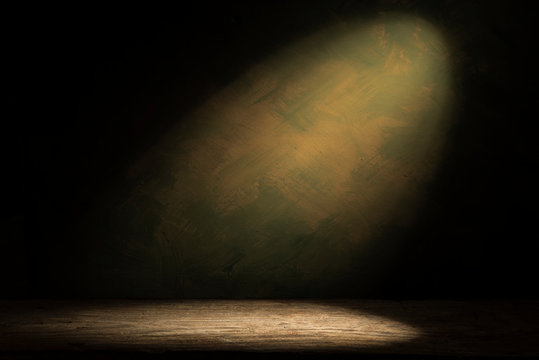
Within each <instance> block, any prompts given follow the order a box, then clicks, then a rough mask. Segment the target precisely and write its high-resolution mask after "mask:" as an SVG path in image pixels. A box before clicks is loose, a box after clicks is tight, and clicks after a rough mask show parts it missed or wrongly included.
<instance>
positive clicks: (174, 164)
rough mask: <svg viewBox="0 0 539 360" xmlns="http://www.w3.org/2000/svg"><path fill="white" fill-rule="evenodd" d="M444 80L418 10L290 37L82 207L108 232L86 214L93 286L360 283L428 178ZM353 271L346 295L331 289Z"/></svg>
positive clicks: (380, 265)
mask: <svg viewBox="0 0 539 360" xmlns="http://www.w3.org/2000/svg"><path fill="white" fill-rule="evenodd" d="M450 79H451V64H450V62H449V53H448V49H447V45H446V44H445V42H444V39H443V36H442V35H441V34H440V33H439V31H437V29H436V28H435V27H434V26H432V25H431V24H429V23H428V22H427V21H425V20H423V19H421V18H420V17H416V16H405V15H398V14H392V15H391V14H390V15H387V14H386V15H381V16H378V17H376V18H375V19H371V20H368V21H366V20H363V19H358V20H356V21H344V20H342V21H340V22H338V23H337V24H334V25H332V26H328V27H327V28H326V29H323V30H318V31H316V32H315V33H314V34H310V35H307V36H304V38H302V39H299V40H297V41H295V42H293V43H291V44H288V45H287V46H285V47H284V48H283V49H280V50H279V51H278V52H277V53H275V54H272V55H271V56H269V57H267V58H266V59H264V60H263V61H261V62H259V63H257V64H255V65H253V66H252V67H251V68H249V69H247V70H246V71H245V72H244V73H243V74H241V76H239V77H238V78H236V79H235V80H233V81H232V82H231V83H230V84H228V85H227V86H226V87H224V88H223V89H222V90H221V91H219V92H217V93H216V94H215V95H213V96H212V97H211V98H209V99H208V100H207V101H205V102H204V103H203V104H201V105H200V106H199V107H197V108H196V109H194V110H192V111H191V112H190V113H189V114H188V115H186V119H183V121H181V123H180V124H179V125H177V126H174V127H172V128H171V129H170V130H169V131H168V133H167V134H166V135H165V136H164V138H163V139H162V140H161V141H160V142H159V143H158V144H156V145H155V146H153V147H152V148H151V149H150V150H149V151H148V152H147V153H146V154H144V155H143V156H142V157H141V158H140V159H139V160H138V161H137V162H136V163H135V164H134V165H132V166H131V167H130V168H129V169H128V171H127V174H126V176H125V178H124V179H123V180H122V181H121V182H120V185H119V186H118V189H119V190H118V192H117V193H111V194H110V195H109V196H108V198H106V200H104V202H105V203H104V205H103V209H102V210H100V212H101V213H102V216H101V217H96V219H99V221H103V222H104V223H105V224H106V226H102V224H96V223H95V222H89V223H88V224H86V226H87V229H85V232H86V233H87V234H89V238H88V240H87V241H88V242H89V243H92V242H93V241H97V245H96V246H95V247H89V248H88V249H85V253H86V254H87V258H88V260H87V261H88V264H89V266H90V267H91V268H92V272H91V273H92V274H98V276H96V277H95V278H94V279H93V280H94V281H95V282H94V284H93V286H95V287H96V289H99V288H101V287H102V286H103V284H108V286H111V287H112V289H111V290H112V291H113V293H115V292H118V293H120V294H121V293H134V294H135V295H144V294H147V293H149V294H159V295H167V296H168V295H170V296H185V297H222V296H227V294H233V295H234V296H240V297H272V296H273V297H274V296H302V295H303V296H321V295H322V294H326V295H331V294H334V295H336V296H337V295H343V294H347V293H350V290H353V291H358V290H360V291H361V289H362V288H364V289H368V288H369V286H371V283H372V282H375V281H377V279H378V277H379V276H380V272H382V271H383V269H384V266H386V265H387V262H389V261H391V256H393V254H392V251H391V250H392V249H391V247H392V246H393V247H394V246H396V245H395V244H394V243H393V244H383V242H384V241H386V242H387V241H390V242H395V241H399V238H398V236H397V237H395V234H398V233H399V232H401V231H405V230H403V229H406V228H407V227H410V226H413V224H414V221H415V216H416V211H417V209H418V208H419V207H420V206H421V204H422V203H423V201H424V197H425V191H426V187H427V186H428V184H429V182H430V181H431V180H432V177H433V176H434V174H435V172H436V167H437V161H438V159H439V157H440V156H441V152H443V148H444V143H445V135H446V132H447V128H448V125H449V123H450V120H451V118H450V116H448V114H450V107H449V106H450V102H451V98H452V88H451V82H450ZM92 219H94V218H92ZM93 229H98V231H93ZM387 237H389V238H390V240H387V239H386V240H384V239H385V238H387ZM404 246H405V245H404ZM378 251H383V252H384V253H382V254H377V253H376V252H378ZM351 276H355V277H356V278H357V276H359V278H358V279H357V280H359V282H358V283H357V285H355V286H358V287H359V289H347V287H348V286H347V285H344V284H345V283H346V279H349V278H350V277H351ZM106 286H107V285H106ZM355 286H354V287H355ZM108 291H110V290H108Z"/></svg>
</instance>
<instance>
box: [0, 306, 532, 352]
mask: <svg viewBox="0 0 539 360" xmlns="http://www.w3.org/2000/svg"><path fill="white" fill-rule="evenodd" d="M538 315H539V302H537V301H488V302H485V301H474V302H463V301H374V300H368V301H366V300H361V301H359V300H334V301H322V300H183V301H174V300H93V301H89V300H85V301H67V300H62V301H60V300H56V301H50V300H47V301H44V300H33V301H3V302H0V352H1V353H4V354H6V353H17V352H28V351H77V352H80V351H83V352H84V351H129V352H178V351H179V352H186V351H208V352H216V351H241V352H338V353H355V354H396V355H421V356H523V357H526V356H530V357H531V356H539V319H538Z"/></svg>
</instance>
